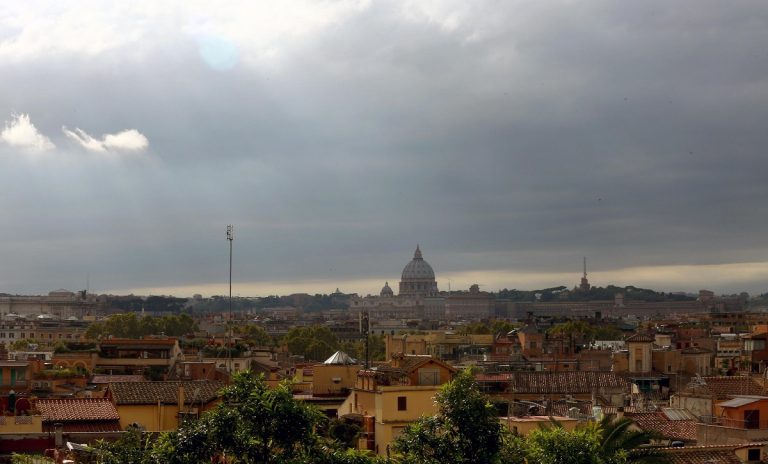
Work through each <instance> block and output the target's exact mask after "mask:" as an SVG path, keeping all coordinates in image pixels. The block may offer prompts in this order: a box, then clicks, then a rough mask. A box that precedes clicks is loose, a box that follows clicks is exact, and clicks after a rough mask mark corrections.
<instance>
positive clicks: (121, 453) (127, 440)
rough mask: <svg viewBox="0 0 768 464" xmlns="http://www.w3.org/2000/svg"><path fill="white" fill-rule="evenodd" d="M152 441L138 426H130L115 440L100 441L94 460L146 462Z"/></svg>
mask: <svg viewBox="0 0 768 464" xmlns="http://www.w3.org/2000/svg"><path fill="white" fill-rule="evenodd" d="M151 447H152V442H151V440H150V436H149V435H148V434H144V433H143V431H142V430H141V429H140V428H138V427H131V426H129V427H128V429H127V430H126V432H125V433H124V434H123V435H122V436H121V437H120V438H119V439H118V440H115V441H111V442H110V441H103V440H102V441H99V442H97V444H96V446H95V447H94V449H95V451H94V453H93V456H92V457H93V458H94V459H93V462H98V463H99V464H144V463H149V462H151V461H150V455H149V452H150V449H151ZM78 462H79V461H78Z"/></svg>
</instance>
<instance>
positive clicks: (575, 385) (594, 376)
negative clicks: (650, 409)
mask: <svg viewBox="0 0 768 464" xmlns="http://www.w3.org/2000/svg"><path fill="white" fill-rule="evenodd" d="M477 380H478V382H484V381H491V382H499V381H507V382H509V389H510V392H514V393H534V394H549V393H554V394H557V393H562V394H574V393H592V392H593V391H595V390H600V389H603V388H613V389H621V390H626V391H629V383H628V382H627V381H626V380H624V379H623V378H621V377H619V376H618V375H616V374H614V373H613V372H589V371H580V372H510V373H507V374H493V375H478V376H477Z"/></svg>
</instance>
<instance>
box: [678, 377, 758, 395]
mask: <svg viewBox="0 0 768 464" xmlns="http://www.w3.org/2000/svg"><path fill="white" fill-rule="evenodd" d="M702 379H703V380H704V384H703V385H699V386H694V387H688V388H686V389H685V392H686V393H698V394H703V395H709V396H714V397H715V398H717V399H720V400H724V399H728V398H730V397H732V396H736V395H757V396H768V390H767V389H765V388H763V387H762V386H761V385H760V384H758V383H757V382H756V381H754V380H753V379H751V378H750V377H743V376H733V377H722V376H721V377H702Z"/></svg>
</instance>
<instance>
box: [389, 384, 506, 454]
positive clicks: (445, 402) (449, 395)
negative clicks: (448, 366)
mask: <svg viewBox="0 0 768 464" xmlns="http://www.w3.org/2000/svg"><path fill="white" fill-rule="evenodd" d="M435 401H436V402H437V406H438V413H437V415H435V416H431V417H422V418H421V419H419V420H418V421H416V422H415V423H413V424H411V425H409V426H408V427H406V428H405V430H404V431H403V433H402V434H401V435H400V436H399V437H398V438H397V440H396V441H395V450H396V451H397V452H400V453H402V454H403V458H404V462H406V463H446V462H453V463H491V462H494V461H495V460H496V459H497V457H498V453H499V451H500V450H501V445H502V426H501V424H500V423H499V419H498V417H497V414H496V409H495V408H494V407H493V405H492V404H491V403H490V402H489V401H488V398H487V397H486V396H485V395H483V394H482V393H481V392H480V389H479V387H478V385H477V382H475V380H474V377H473V376H472V372H471V371H469V370H464V371H462V372H460V373H459V374H458V375H457V376H456V378H454V379H453V380H452V381H451V382H449V383H447V384H445V385H444V386H443V387H442V388H441V390H440V392H439V393H438V394H437V396H436V398H435Z"/></svg>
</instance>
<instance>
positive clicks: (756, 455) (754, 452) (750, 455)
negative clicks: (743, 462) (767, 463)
mask: <svg viewBox="0 0 768 464" xmlns="http://www.w3.org/2000/svg"><path fill="white" fill-rule="evenodd" d="M759 460H760V448H750V449H748V450H747V461H759Z"/></svg>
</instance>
